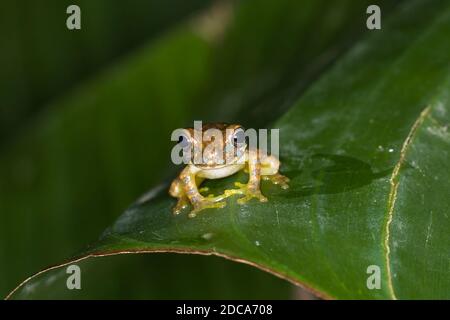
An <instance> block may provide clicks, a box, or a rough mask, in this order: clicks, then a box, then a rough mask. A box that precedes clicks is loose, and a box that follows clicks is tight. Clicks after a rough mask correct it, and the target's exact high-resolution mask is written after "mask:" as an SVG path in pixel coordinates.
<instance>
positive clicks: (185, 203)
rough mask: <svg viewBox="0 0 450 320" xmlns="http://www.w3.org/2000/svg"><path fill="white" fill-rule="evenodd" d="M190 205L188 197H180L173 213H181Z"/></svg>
mask: <svg viewBox="0 0 450 320" xmlns="http://www.w3.org/2000/svg"><path fill="white" fill-rule="evenodd" d="M188 205H189V201H188V200H187V198H185V197H182V198H179V199H178V202H177V204H176V205H175V206H174V207H173V209H172V213H173V214H174V215H178V214H180V213H181V211H183V210H184V209H186V208H187V207H188Z"/></svg>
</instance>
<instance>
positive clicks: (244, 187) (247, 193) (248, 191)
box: [224, 182, 267, 204]
mask: <svg viewBox="0 0 450 320" xmlns="http://www.w3.org/2000/svg"><path fill="white" fill-rule="evenodd" d="M234 185H235V186H236V187H238V188H239V189H230V190H225V193H224V194H225V195H226V196H227V197H229V196H232V195H235V194H242V195H244V197H242V198H240V199H238V201H237V202H238V203H239V204H244V203H246V202H248V201H249V200H251V199H253V198H256V199H258V200H259V201H261V202H267V198H266V197H265V196H263V194H262V193H261V191H260V190H259V189H256V188H252V187H249V186H248V184H244V183H240V182H235V183H234Z"/></svg>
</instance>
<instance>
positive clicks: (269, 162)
mask: <svg viewBox="0 0 450 320" xmlns="http://www.w3.org/2000/svg"><path fill="white" fill-rule="evenodd" d="M279 168H280V161H279V160H278V158H276V157H274V156H267V157H264V158H263V159H262V160H261V179H263V180H269V181H271V182H272V183H273V184H276V185H279V186H280V187H281V188H282V189H287V188H289V184H288V183H289V181H290V180H289V178H288V177H286V176H283V175H282V174H280V173H279V172H278V169H279Z"/></svg>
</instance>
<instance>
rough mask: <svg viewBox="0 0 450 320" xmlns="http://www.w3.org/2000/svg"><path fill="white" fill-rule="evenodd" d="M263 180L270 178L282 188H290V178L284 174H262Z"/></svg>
mask: <svg viewBox="0 0 450 320" xmlns="http://www.w3.org/2000/svg"><path fill="white" fill-rule="evenodd" d="M261 178H262V179H263V180H270V181H271V182H272V183H273V184H277V185H279V186H280V187H281V188H282V189H287V188H289V184H288V183H289V181H290V180H289V178H288V177H286V176H283V175H282V174H279V173H275V174H272V175H270V176H262V177H261Z"/></svg>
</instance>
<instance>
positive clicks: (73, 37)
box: [0, 0, 212, 144]
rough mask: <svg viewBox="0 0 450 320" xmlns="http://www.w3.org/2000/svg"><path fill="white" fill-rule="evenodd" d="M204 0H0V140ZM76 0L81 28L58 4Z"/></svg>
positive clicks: (206, 0)
mask: <svg viewBox="0 0 450 320" xmlns="http://www.w3.org/2000/svg"><path fill="white" fill-rule="evenodd" d="M211 2H212V1H209V0H189V1H184V0H164V1H160V0H130V1H127V3H126V5H119V4H118V3H115V2H112V1H108V0H95V1H89V0H75V1H69V0H45V1H34V0H21V1H15V0H5V1H2V3H1V4H0V48H2V50H1V51H0V66H1V67H2V72H1V73H0V83H2V87H1V88H0V101H1V102H2V103H1V104H0V144H1V143H3V142H5V141H7V139H8V138H9V137H10V136H13V135H15V134H17V131H18V130H20V129H21V128H22V127H23V126H26V125H27V123H28V121H26V119H28V118H29V117H32V116H33V115H34V114H36V112H38V111H39V110H40V109H42V107H43V106H45V104H46V103H47V102H48V101H49V100H53V99H55V98H57V97H60V96H63V95H64V94H66V92H67V91H68V90H70V89H71V88H72V87H73V86H74V85H76V84H77V83H79V82H80V81H83V80H86V79H87V78H88V77H89V76H91V75H92V74H94V73H95V72H99V71H100V70H102V69H103V68H105V67H107V66H108V65H110V64H111V63H114V62H115V61H117V60H118V59H120V57H121V56H123V55H125V54H127V53H129V52H132V51H133V50H135V49H137V48H138V47H139V46H140V45H141V44H142V43H143V42H146V41H148V40H149V39H151V38H155V37H157V36H159V35H161V34H162V33H163V31H164V30H165V29H167V28H168V27H170V26H171V25H174V24H176V23H178V22H180V20H183V19H186V16H188V15H192V14H195V13H196V12H198V11H199V10H200V9H202V8H205V7H207V6H208V5H209V4H210V3H211ZM71 4H77V5H79V6H80V8H82V10H81V17H82V31H77V32H74V31H70V30H68V29H67V28H66V18H67V16H68V15H67V14H66V8H67V7H68V6H69V5H71Z"/></svg>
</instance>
